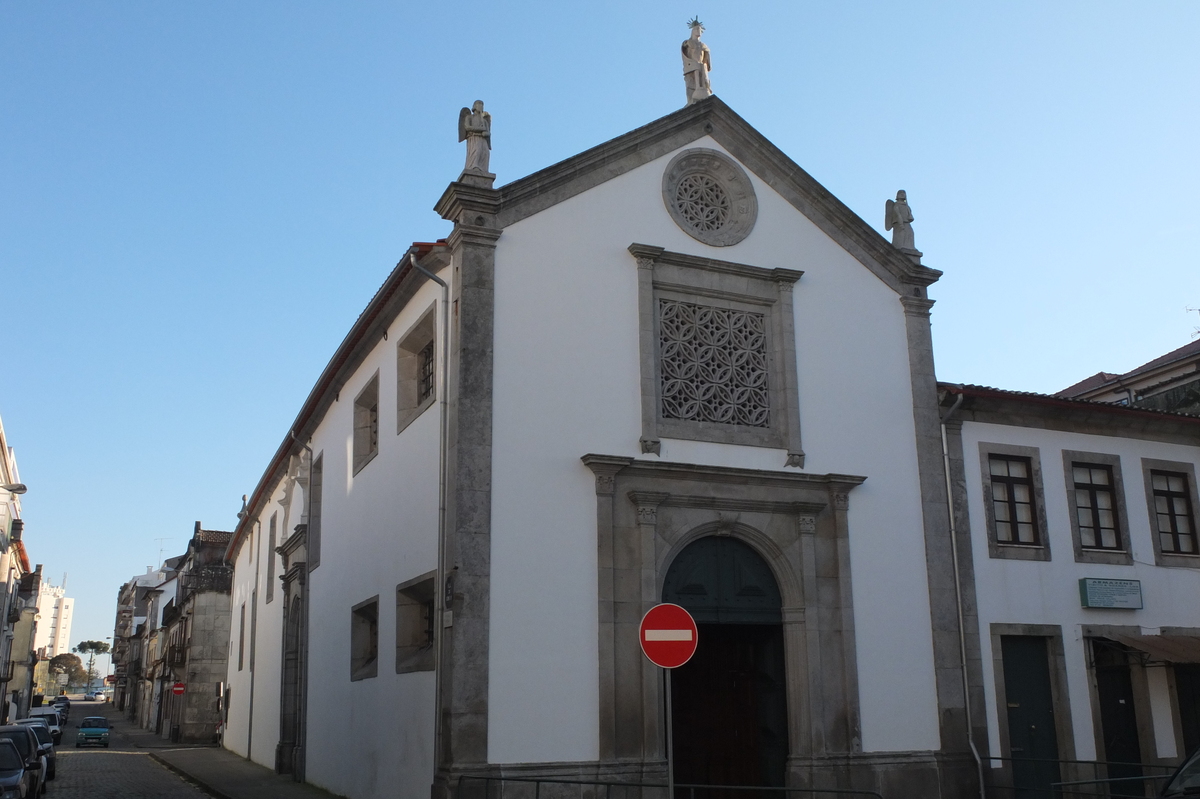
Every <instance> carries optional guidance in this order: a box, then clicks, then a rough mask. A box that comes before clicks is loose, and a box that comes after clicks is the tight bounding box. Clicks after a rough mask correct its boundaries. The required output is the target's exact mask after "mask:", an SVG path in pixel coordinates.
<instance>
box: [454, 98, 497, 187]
mask: <svg viewBox="0 0 1200 799" xmlns="http://www.w3.org/2000/svg"><path fill="white" fill-rule="evenodd" d="M458 140H459V141H465V142H466V143H467V165H466V166H465V167H464V168H463V172H471V173H474V174H477V175H490V174H491V173H490V172H488V160H489V159H490V158H491V155H492V115H491V114H489V113H488V112H487V111H484V110H483V100H476V101H475V103H474V104H473V105H472V106H471V107H470V108H464V109H463V110H461V111H459V112H458Z"/></svg>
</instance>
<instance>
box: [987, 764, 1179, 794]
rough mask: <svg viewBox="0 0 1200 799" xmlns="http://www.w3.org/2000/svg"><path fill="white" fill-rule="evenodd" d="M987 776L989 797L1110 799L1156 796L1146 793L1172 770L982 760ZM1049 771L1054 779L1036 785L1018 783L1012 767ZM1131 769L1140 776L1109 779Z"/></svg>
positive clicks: (1124, 765)
mask: <svg viewBox="0 0 1200 799" xmlns="http://www.w3.org/2000/svg"><path fill="white" fill-rule="evenodd" d="M984 761H985V771H987V772H989V773H988V793H989V795H992V796H996V797H1000V799H1008V798H1009V797H1022V799H1023V798H1024V797H1030V798H1031V799H1042V798H1043V797H1045V799H1050V798H1051V797H1111V796H1122V797H1126V796H1155V795H1156V794H1155V793H1149V794H1147V790H1148V789H1150V788H1154V787H1156V786H1155V784H1154V781H1155V780H1165V779H1166V778H1167V777H1170V776H1171V773H1172V772H1173V771H1174V770H1175V767H1174V766H1162V765H1158V764H1154V763H1123V762H1117V761H1106V760H1051V759H1047V758H1034V757H985V758H984ZM987 761H992V762H1000V763H1003V764H1004V765H1005V768H1004V769H1003V770H1000V769H988V768H987V767H986V764H987ZM1020 765H1024V766H1031V767H1034V768H1037V767H1044V768H1049V767H1050V766H1054V767H1055V770H1056V771H1057V775H1058V776H1057V779H1048V780H1046V781H1044V782H1040V783H1039V784H1035V785H1027V784H1018V783H1017V780H1018V777H1017V775H1016V773H1015V772H1016V770H1017V769H1015V768H1014V767H1015V766H1020ZM1132 769H1137V770H1140V771H1141V772H1142V773H1141V774H1140V775H1136V776H1119V777H1115V776H1110V775H1112V774H1113V773H1114V772H1115V773H1118V774H1120V773H1122V772H1124V773H1125V774H1128V772H1129V771H1130V770H1132Z"/></svg>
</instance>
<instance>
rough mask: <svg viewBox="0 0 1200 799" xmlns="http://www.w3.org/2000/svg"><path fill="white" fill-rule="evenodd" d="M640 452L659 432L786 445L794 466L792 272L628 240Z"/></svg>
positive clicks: (657, 441) (657, 444)
mask: <svg viewBox="0 0 1200 799" xmlns="http://www.w3.org/2000/svg"><path fill="white" fill-rule="evenodd" d="M629 251H630V252H631V253H632V254H633V255H634V257H635V259H636V260H637V264H638V292H639V311H640V312H639V318H640V322H641V367H642V380H641V387H642V439H641V447H642V451H643V452H653V453H656V454H660V455H661V454H662V439H664V438H665V439H670V438H676V439H686V440H695V441H713V442H718V443H725V444H741V445H747V446H758V447H772V448H778V449H782V450H785V451H786V455H785V456H784V465H787V466H803V465H804V451H803V449H802V448H801V444H800V413H799V397H798V391H797V385H796V336H795V329H794V321H793V316H792V314H793V312H792V287H793V284H794V283H795V282H796V281H797V280H798V279H799V277H800V275H801V274H802V273H801V272H799V271H795V270H790V269H764V268H761V267H756V266H750V265H747V264H737V263H732V262H729V261H718V260H715V259H711V258H701V257H697V256H691V255H684V254H681V253H672V252H667V251H666V250H663V249H662V248H660V247H650V246H648V245H642V244H634V245H631V246H630V248H629Z"/></svg>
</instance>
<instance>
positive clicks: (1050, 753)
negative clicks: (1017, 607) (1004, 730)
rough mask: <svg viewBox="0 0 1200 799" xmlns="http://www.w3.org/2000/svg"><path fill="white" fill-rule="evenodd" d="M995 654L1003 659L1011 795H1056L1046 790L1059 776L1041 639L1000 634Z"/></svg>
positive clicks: (1023, 797) (1030, 798)
mask: <svg viewBox="0 0 1200 799" xmlns="http://www.w3.org/2000/svg"><path fill="white" fill-rule="evenodd" d="M1000 650H1001V655H1002V657H1003V658H1004V694H1005V701H1006V703H1007V705H1008V708H1007V711H1008V745H1009V749H1010V752H1011V756H1012V774H1013V796H1014V797H1017V799H1033V798H1034V797H1041V798H1042V799H1044V798H1045V797H1049V796H1051V795H1056V794H1057V792H1056V791H1053V790H1052V789H1051V787H1050V786H1051V785H1052V784H1053V783H1056V782H1059V781H1061V779H1062V777H1061V776H1060V771H1059V767H1058V735H1057V733H1056V731H1055V725H1054V693H1053V690H1052V689H1051V686H1050V662H1049V659H1048V654H1049V653H1048V652H1047V646H1046V639H1045V638H1042V637H1040V636H1032V635H1005V636H1003V637H1001V639H1000Z"/></svg>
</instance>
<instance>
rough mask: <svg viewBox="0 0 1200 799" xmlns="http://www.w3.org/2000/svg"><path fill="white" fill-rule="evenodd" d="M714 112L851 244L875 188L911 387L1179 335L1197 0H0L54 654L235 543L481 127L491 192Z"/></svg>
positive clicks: (1187, 285)
mask: <svg viewBox="0 0 1200 799" xmlns="http://www.w3.org/2000/svg"><path fill="white" fill-rule="evenodd" d="M696 13H699V15H700V16H701V18H702V19H703V20H704V22H705V24H706V25H707V26H708V31H707V32H706V34H705V41H706V42H707V43H708V44H709V46H710V47H711V48H712V52H713V62H714V63H713V72H712V81H713V87H714V89H715V91H716V93H717V94H718V95H719V96H720V97H721V98H722V99H723V100H724V101H725V102H726V103H728V104H729V105H730V106H732V107H733V109H734V110H735V111H737V112H738V113H739V114H741V115H742V116H743V117H744V118H745V119H746V120H747V121H748V122H750V123H751V124H752V125H754V126H755V127H757V128H758V129H759V130H760V131H762V132H763V133H764V134H765V135H766V136H768V137H769V138H770V139H771V140H772V141H774V142H775V143H776V144H777V145H778V146H779V147H781V148H782V149H783V150H784V151H785V152H787V153H788V154H789V155H790V156H791V157H792V158H793V159H795V160H796V161H797V162H798V163H799V164H800V165H801V166H802V167H804V168H805V169H806V170H808V172H809V173H811V174H812V175H813V176H814V177H815V178H816V179H817V180H819V181H821V182H822V183H823V184H824V185H825V186H826V187H827V188H828V189H829V190H830V191H832V192H833V193H834V194H835V195H837V196H838V197H839V198H841V200H842V201H843V202H845V203H846V204H847V205H848V206H849V207H850V208H851V209H853V210H854V211H856V212H857V213H859V214H860V215H861V216H863V218H864V219H866V220H867V221H868V222H869V223H871V224H873V225H875V226H876V227H881V226H882V215H883V203H884V200H885V199H887V198H888V197H890V196H894V193H895V191H896V189H899V188H904V189H906V190H907V191H908V196H909V201H910V203H911V204H912V207H913V211H914V213H915V215H916V222H915V224H914V229H915V231H916V240H917V246H918V247H919V248H920V249H921V250H923V251H924V253H925V263H927V264H928V265H930V266H933V267H935V268H938V269H941V270H943V271H944V272H945V276H944V277H943V278H942V280H941V281H940V282H939V283H937V284H936V285H935V286H934V287H933V288H932V290H931V296H933V297H934V298H935V299H936V300H937V301H938V304H937V306H936V307H935V308H934V312H933V314H934V315H933V324H934V337H935V339H934V341H935V352H936V357H937V366H938V374H939V376H940V377H941V378H942V379H943V380H951V381H956V382H973V383H984V384H989V385H997V386H1001V387H1004V388H1013V389H1023V390H1030V391H1046V392H1049V391H1055V390H1057V389H1060V388H1063V387H1065V386H1067V385H1069V384H1071V383H1073V382H1075V381H1076V380H1079V379H1081V378H1083V377H1085V376H1087V375H1089V374H1092V373H1094V372H1096V371H1100V370H1106V371H1123V370H1127V369H1130V368H1132V367H1134V366H1136V365H1138V364H1139V363H1142V362H1144V361H1147V360H1149V359H1151V358H1153V357H1156V356H1157V355H1160V354H1162V353H1164V352H1166V351H1168V350H1171V349H1174V348H1175V347H1178V346H1181V345H1183V344H1186V343H1187V342H1188V341H1189V340H1190V336H1191V334H1192V332H1193V330H1194V329H1195V328H1196V327H1198V326H1200V315H1198V314H1197V313H1194V312H1193V313H1189V312H1188V311H1187V310H1186V308H1187V307H1189V306H1193V307H1194V306H1200V269H1198V267H1200V263H1198V260H1200V256H1198V255H1197V248H1196V246H1195V240H1196V238H1197V235H1198V234H1200V223H1198V221H1197V211H1196V207H1195V206H1196V201H1195V200H1194V199H1193V196H1192V195H1193V194H1194V193H1195V187H1197V186H1200V155H1198V154H1197V153H1198V148H1197V144H1196V142H1197V140H1198V137H1197V129H1198V128H1200V110H1198V107H1200V106H1198V103H1197V99H1198V96H1200V47H1197V46H1196V41H1197V38H1198V37H1200V4H1198V3H1195V2H1193V1H1192V0H1181V1H1180V2H1146V3H1116V2H1105V1H1104V0H1089V1H1088V2H1069V1H1067V0H1063V1H1062V2H1045V0H1036V1H1030V2H1019V1H1012V2H1005V3H992V4H978V3H951V2H945V3H933V2H909V3H904V4H897V3H884V2H865V1H859V2H833V1H832V0H830V2H822V3H816V2H795V1H794V0H793V1H792V2H747V1H746V0H743V1H742V2H737V3H732V2H726V3H713V2H707V3H703V2H702V3H699V4H697V3H695V2H691V3H689V4H681V3H678V2H674V0H664V1H663V2H657V3H649V4H647V3H634V2H610V3H604V4H596V3H586V4H585V3H568V2H526V3H496V2H477V1H476V0H463V1H462V2H456V3H453V4H451V3H438V4H434V3H419V4H418V3H395V2H394V3H381V2H353V3H332V2H304V1H303V0H289V2H265V1H264V2H253V3H247V2H243V1H241V0H239V1H238V2H220V1H218V0H213V1H210V2H204V3H200V2H182V1H181V2H173V3H161V2H136V1H135V0H122V2H120V3H84V2H74V3H67V2H55V1H54V0H43V1H41V2H32V1H31V0H4V1H3V2H0V312H2V314H3V336H4V347H3V361H4V368H3V372H2V375H3V376H2V377H0V415H2V416H3V419H4V424H5V428H6V430H7V432H8V435H9V439H10V443H11V444H12V445H13V446H14V447H15V448H16V450H17V455H18V459H19V464H20V467H21V473H22V478H23V480H24V481H25V482H26V483H27V484H28V485H29V493H28V494H27V495H26V496H25V497H24V503H23V506H24V511H25V514H24V515H25V518H26V530H27V543H28V546H29V550H30V553H31V556H32V557H33V559H34V560H35V562H39V563H44V564H45V565H46V571H47V573H48V574H49V575H50V576H51V577H52V578H53V580H54V581H55V582H57V581H58V580H59V579H61V578H60V575H61V574H62V573H63V572H68V573H70V575H71V576H70V583H69V589H70V590H69V593H70V594H71V595H73V596H75V597H76V600H77V604H76V609H77V611H76V621H75V627H74V630H73V641H72V643H75V642H77V641H79V640H83V639H86V638H103V637H104V636H106V635H111V634H112V622H113V613H114V610H115V605H114V599H115V596H116V591H117V588H118V586H119V585H120V584H121V583H122V582H123V581H124V580H126V579H128V578H129V577H130V576H131V575H133V574H135V573H137V572H140V571H143V570H144V569H145V568H146V567H147V566H149V565H151V564H152V563H154V562H155V561H156V560H157V558H158V553H159V546H160V543H159V542H158V541H156V539H159V538H164V537H165V538H167V539H168V540H167V541H166V542H165V543H164V544H163V545H164V546H165V547H166V553H165V554H166V555H171V554H177V553H178V552H180V551H182V549H183V547H184V546H185V545H186V541H187V538H188V537H189V535H190V534H191V529H192V525H193V523H194V521H195V520H196V519H200V520H202V521H203V522H204V525H205V527H208V528H216V529H232V527H233V525H234V524H235V517H234V514H235V513H236V511H237V510H238V508H239V506H240V497H241V495H242V494H243V493H247V492H249V491H250V490H251V489H252V488H253V487H254V484H255V483H256V481H257V480H258V478H259V476H260V473H261V471H262V469H263V468H264V467H265V466H266V464H267V461H268V459H269V457H270V455H271V454H272V453H273V452H274V450H275V448H276V447H277V446H278V444H279V441H280V440H281V439H282V437H283V435H284V433H285V432H286V430H287V427H288V424H289V423H290V421H291V420H292V418H293V417H294V415H295V413H296V411H297V410H298V409H299V407H300V403H301V402H302V401H303V399H304V396H305V395H306V394H307V392H308V390H309V388H310V387H311V385H312V383H313V382H314V380H315V379H316V377H317V375H318V374H319V372H320V370H321V369H322V367H323V366H324V364H325V363H326V361H327V359H328V358H329V356H330V355H331V354H332V353H333V350H334V348H335V347H336V346H337V344H338V342H339V341H340V340H341V338H342V336H343V335H344V334H345V332H346V330H347V329H348V328H349V326H350V324H351V323H352V322H353V321H354V319H355V317H356V316H357V315H358V313H359V311H361V310H362V308H363V307H364V306H365V305H366V303H367V301H368V300H369V299H370V297H371V295H372V293H373V292H374V290H375V289H376V288H377V287H378V286H379V284H380V283H381V282H382V281H383V279H384V277H385V276H386V274H387V272H388V271H389V269H390V268H391V266H392V265H393V264H394V263H395V262H396V260H397V259H398V258H399V257H400V255H401V254H402V253H403V252H404V250H405V249H406V247H407V246H408V244H409V243H410V242H412V241H414V240H430V239H433V238H437V237H439V236H443V235H445V234H446V233H447V232H448V227H447V225H446V223H445V222H443V221H442V220H441V219H440V218H438V216H437V215H436V214H435V213H433V211H432V206H433V203H434V202H435V201H436V200H437V198H438V196H439V195H440V194H441V192H442V190H443V189H444V188H445V186H446V184H447V183H448V182H449V181H451V180H453V179H454V178H455V177H456V176H457V175H458V172H459V170H460V169H461V168H462V160H463V156H462V145H460V144H459V143H458V142H457V141H456V140H455V139H456V135H455V125H456V121H457V112H458V109H459V107H460V106H463V105H468V104H470V102H471V101H473V100H475V99H478V98H482V99H484V100H485V101H486V102H487V106H488V109H489V110H490V111H491V112H492V114H493V116H494V134H493V135H494V151H493V156H492V168H493V171H495V172H497V173H498V175H499V177H498V183H506V182H508V181H511V180H514V179H516V178H519V177H521V176H523V175H525V174H528V173H529V172H532V171H534V170H536V169H539V168H541V167H544V166H546V165H548V164H551V163H554V162H556V161H559V160H561V159H563V158H566V157H568V156H570V155H573V154H574V153H576V152H579V151H580V150H583V149H585V148H587V147H590V146H592V145H595V144H598V143H600V142H603V141H606V140H608V139H610V138H612V137H614V136H617V135H620V134H621V133H624V132H625V131H627V130H629V129H631V128H634V127H637V126H640V125H643V124H645V123H647V122H649V121H651V120H653V119H655V118H657V117H660V116H662V115H664V114H666V113H669V112H671V111H673V110H675V109H676V108H678V107H679V105H680V104H681V98H682V96H683V91H682V78H681V76H680V74H679V72H680V70H679V56H678V45H679V42H681V41H682V40H683V39H684V38H685V37H686V36H687V32H688V31H687V27H686V25H685V22H686V20H687V19H688V18H690V17H691V16H692V15H693V14H696Z"/></svg>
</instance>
